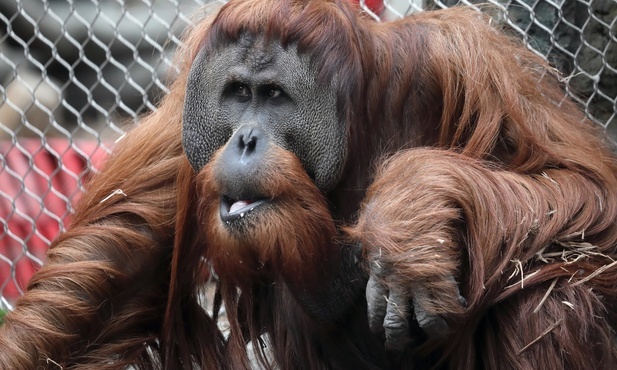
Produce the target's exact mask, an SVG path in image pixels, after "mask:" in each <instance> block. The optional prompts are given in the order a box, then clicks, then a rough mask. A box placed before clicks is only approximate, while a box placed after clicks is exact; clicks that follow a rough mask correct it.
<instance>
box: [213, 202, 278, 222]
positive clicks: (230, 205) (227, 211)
mask: <svg viewBox="0 0 617 370" xmlns="http://www.w3.org/2000/svg"><path fill="white" fill-rule="evenodd" d="M266 203H268V201H267V200H266V199H253V200H248V199H240V200H236V199H231V198H229V197H226V196H222V197H221V220H223V221H225V222H229V221H234V220H237V219H239V218H242V217H244V216H246V215H247V214H248V213H249V212H251V211H253V210H254V209H255V208H257V207H259V206H262V205H264V204H266Z"/></svg>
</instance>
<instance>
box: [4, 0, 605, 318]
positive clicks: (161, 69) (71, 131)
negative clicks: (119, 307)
mask: <svg viewBox="0 0 617 370" xmlns="http://www.w3.org/2000/svg"><path fill="white" fill-rule="evenodd" d="M356 2H359V3H360V5H361V6H362V7H363V8H364V9H365V10H366V11H367V12H368V13H369V14H370V15H372V16H374V17H375V18H381V19H396V18H398V17H402V16H404V15H406V14H409V13H412V12H415V11H421V10H423V9H427V8H432V9H437V8H445V7H451V6H454V5H457V4H466V5H474V4H477V3H480V1H473V0H463V1H460V2H459V1H453V0H430V1H429V0H390V1H388V0H385V1H379V0H356ZM486 2H487V1H486V0H483V1H482V3H486ZM204 3H210V5H212V6H216V5H220V4H221V3H223V1H207V0H204V1H199V0H107V1H99V0H45V1H40V0H2V1H0V23H1V24H2V25H3V27H0V99H1V100H0V224H1V225H2V228H1V229H0V308H4V309H11V308H12V305H13V304H14V301H15V299H16V298H17V297H19V295H21V294H22V293H23V290H24V287H25V285H26V284H27V281H28V279H29V278H30V276H31V275H32V274H33V273H34V271H36V270H37V269H38V268H39V267H40V266H41V265H42V264H43V263H44V260H45V253H46V250H47V248H48V246H49V244H50V241H51V240H53V239H54V238H55V237H56V236H57V235H58V234H59V233H61V232H62V231H63V230H64V227H65V225H66V222H67V220H68V219H69V217H70V215H71V212H72V206H71V205H72V204H74V203H75V202H76V201H77V199H78V198H79V195H80V194H81V192H82V191H83V185H84V182H86V181H87V178H88V176H89V175H90V174H91V173H93V172H96V169H97V167H98V166H99V165H100V163H101V162H102V160H104V157H105V156H106V155H107V153H108V152H109V150H110V148H111V147H112V146H113V144H114V142H116V141H117V140H118V139H119V138H121V137H122V135H123V134H124V132H125V130H126V129H127V128H128V127H129V126H130V125H132V124H134V123H135V122H137V121H138V119H139V117H140V116H141V115H143V114H144V113H146V112H148V111H150V110H152V109H155V106H156V104H157V101H158V100H159V98H160V97H161V96H162V95H163V94H165V93H166V91H167V89H166V83H167V81H169V80H168V79H169V78H170V76H173V72H174V66H173V64H172V62H171V54H172V53H173V51H174V49H175V48H176V47H177V46H178V45H179V44H180V39H179V35H180V34H181V32H182V31H183V30H184V29H185V28H186V27H187V26H188V25H190V23H191V17H192V14H193V13H194V12H195V10H196V9H197V8H198V7H200V6H202V5H204ZM488 3H491V4H493V5H494V8H495V9H502V10H505V11H506V12H504V13H503V14H505V15H507V16H504V17H503V19H502V20H503V21H504V22H506V23H507V24H508V25H509V26H510V28H511V29H512V30H513V31H514V32H515V33H517V34H519V35H520V37H521V38H523V39H524V40H525V42H526V43H527V45H528V46H529V47H530V48H532V49H533V50H535V51H536V52H537V53H538V54H540V55H542V56H544V57H545V58H547V59H548V60H549V61H550V62H551V63H553V64H554V65H555V66H556V67H557V68H558V69H559V70H560V71H561V72H562V73H563V76H564V81H565V82H566V86H567V93H568V94H569V95H570V96H571V97H572V98H574V99H575V100H577V101H578V102H579V103H580V104H581V106H582V107H583V108H584V109H585V112H586V113H587V115H588V116H589V117H590V118H591V119H592V120H594V121H595V122H597V123H598V124H600V125H602V126H603V127H604V128H606V129H607V133H609V134H611V133H613V132H614V133H617V122H615V121H617V2H615V1H614V0H489V1H488Z"/></svg>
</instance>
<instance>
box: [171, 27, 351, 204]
mask: <svg viewBox="0 0 617 370" xmlns="http://www.w3.org/2000/svg"><path fill="white" fill-rule="evenodd" d="M346 141H347V140H346V133H345V130H344V128H343V125H342V123H340V122H339V119H338V115H337V110H336V97H335V94H334V90H333V89H332V88H331V87H330V86H321V85H318V84H317V82H316V69H315V68H314V66H312V65H311V63H310V62H309V57H308V56H305V55H298V54H297V53H296V51H295V48H294V47H293V46H289V47H288V48H287V49H284V48H283V47H281V46H280V45H279V44H278V43H277V42H268V43H265V42H264V41H263V39H260V38H254V37H250V36H243V37H242V38H241V39H240V40H239V41H238V42H237V43H235V44H232V45H230V46H227V47H223V48H220V49H217V50H216V51H215V52H213V53H211V54H206V52H204V51H202V52H201V53H200V54H199V55H198V56H197V58H196V60H195V62H194V63H193V67H192V69H191V72H190V75H189V82H188V88H187V95H186V103H185V108H184V122H183V144H184V148H185V151H186V154H187V157H188V159H189V161H190V163H191V165H192V166H193V167H194V168H195V169H196V170H197V171H199V170H200V169H201V168H203V166H204V165H205V164H206V163H208V161H210V159H211V158H212V155H213V154H214V153H215V151H217V150H218V149H219V148H221V147H223V146H225V145H226V147H225V149H224V151H223V154H222V156H223V157H222V159H221V161H220V163H221V166H222V167H224V168H221V170H220V171H219V173H220V175H221V177H222V178H221V179H219V180H220V184H221V187H222V189H221V192H222V196H223V198H222V199H223V203H225V202H230V203H233V202H236V201H247V202H249V203H252V202H256V201H259V200H261V199H262V197H263V194H260V193H259V190H258V189H256V187H255V186H254V180H255V179H256V178H257V177H259V174H260V168H261V166H262V165H263V161H264V156H266V155H267V153H268V151H269V149H271V148H272V146H279V147H281V148H283V149H285V150H288V151H290V152H292V153H293V154H294V155H295V156H297V157H298V158H299V159H300V161H301V163H302V165H303V167H304V169H305V171H306V172H307V173H308V175H309V176H310V177H311V179H313V181H314V183H315V185H316V186H317V187H318V188H319V189H320V190H321V191H323V192H324V193H325V192H327V191H328V190H331V189H332V188H333V187H334V186H335V185H336V184H337V182H338V181H339V179H340V176H341V173H342V171H343V167H344V164H345V159H346V156H347V153H346V147H347V145H346V144H347V143H346ZM230 205H231V204H228V205H225V206H226V207H229V206H230Z"/></svg>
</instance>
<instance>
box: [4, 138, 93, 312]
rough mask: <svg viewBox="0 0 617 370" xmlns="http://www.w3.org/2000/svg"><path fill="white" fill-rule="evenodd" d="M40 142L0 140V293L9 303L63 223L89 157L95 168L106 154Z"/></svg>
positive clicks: (83, 145)
mask: <svg viewBox="0 0 617 370" xmlns="http://www.w3.org/2000/svg"><path fill="white" fill-rule="evenodd" d="M45 143H46V145H45V146H44V144H42V142H41V140H40V139H26V140H21V139H20V140H18V144H13V143H12V142H0V159H1V160H2V163H0V165H1V167H0V226H1V227H0V294H1V295H2V296H3V297H4V298H6V299H7V300H9V301H10V302H13V301H14V300H15V299H16V298H17V297H18V296H19V295H20V294H21V293H20V292H21V291H23V289H24V287H25V285H26V284H27V282H28V280H29V279H30V277H31V276H32V274H33V273H34V272H35V271H36V270H37V269H38V268H39V267H40V265H39V263H38V261H41V262H42V261H44V260H45V254H46V252H47V248H48V247H49V243H50V241H51V240H53V239H54V238H55V237H56V236H57V235H58V233H59V232H60V231H61V229H62V227H63V225H66V221H67V220H68V217H69V216H70V210H71V208H70V207H71V206H70V204H71V203H74V202H75V201H76V200H77V198H78V197H79V195H80V193H81V189H80V184H82V182H83V180H84V179H85V178H86V177H87V174H88V158H90V163H93V164H94V165H95V167H98V164H100V162H101V161H102V158H103V157H104V155H105V154H104V150H103V149H102V148H100V147H99V144H98V143H97V142H73V145H71V144H70V143H69V141H68V140H61V139H48V140H46V142H45ZM37 260H38V261H37Z"/></svg>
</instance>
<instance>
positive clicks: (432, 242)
mask: <svg viewBox="0 0 617 370" xmlns="http://www.w3.org/2000/svg"><path fill="white" fill-rule="evenodd" d="M241 32H249V33H260V34H265V35H267V36H268V37H270V38H271V39H275V40H278V41H280V42H281V43H282V44H283V45H289V44H297V46H298V50H299V51H300V52H306V53H310V54H311V56H312V61H313V62H314V63H315V64H316V66H318V74H319V80H320V81H322V82H329V81H333V80H335V81H337V86H336V93H337V99H338V100H337V103H338V109H339V118H340V119H341V121H342V124H344V125H345V126H346V128H347V132H348V135H349V140H348V142H349V148H348V149H349V153H350V158H349V160H348V163H347V165H346V168H345V170H344V173H343V176H342V179H341V181H340V183H339V184H338V186H337V187H336V188H335V189H333V190H332V191H331V192H329V193H328V194H320V193H319V192H318V191H317V190H316V189H315V188H314V186H313V185H312V184H311V183H310V181H309V178H308V177H307V175H306V174H305V173H303V171H301V170H300V165H299V163H298V161H297V159H296V158H294V157H293V155H291V154H289V153H287V152H278V151H274V152H273V154H272V155H275V153H276V154H277V155H279V157H277V159H276V160H275V159H270V160H268V161H267V163H268V164H269V166H268V167H267V168H265V169H264V171H265V172H264V173H265V175H264V176H263V177H260V178H259V179H257V180H256V181H259V183H260V185H261V186H263V188H264V189H268V191H271V194H272V196H273V198H274V197H275V198H276V199H277V200H278V199H280V202H281V207H280V208H278V211H279V213H277V214H274V213H273V214H268V215H267V217H263V221H264V222H263V224H260V225H259V226H258V227H255V228H254V229H252V230H251V233H250V235H251V238H250V240H238V238H234V237H230V236H229V235H227V234H226V232H225V229H223V228H221V225H220V221H219V220H218V219H217V217H216V214H217V213H218V211H217V209H216V207H215V206H214V205H215V204H216V203H217V202H218V200H217V198H218V196H219V194H217V193H216V186H217V184H216V171H220V170H221V169H220V168H217V164H216V160H215V161H213V162H211V163H210V164H209V165H208V166H207V167H206V169H205V170H203V172H201V173H199V174H196V173H194V171H193V170H192V169H191V167H190V165H189V164H188V162H187V160H186V158H185V157H184V154H183V153H182V145H181V140H180V132H181V124H182V106H183V100H184V90H185V86H186V78H187V74H188V70H189V69H190V67H191V64H192V61H193V60H194V58H195V55H196V54H197V52H198V51H199V50H201V49H202V48H206V49H207V50H215V49H216V48H219V47H225V46H226V45H228V44H231V43H233V42H234V41H235V40H237V38H238V35H239V34H240V33H241ZM178 65H179V66H180V73H179V75H178V77H177V79H176V81H175V83H174V84H173V86H172V87H171V92H170V95H169V96H167V97H166V98H165V99H164V101H163V102H162V104H161V106H160V107H159V109H158V110H157V111H156V112H154V113H152V114H151V115H150V116H148V117H146V118H145V119H144V121H143V123H142V124H141V125H140V126H139V127H137V128H136V129H134V130H132V131H131V132H130V133H129V134H128V135H127V137H126V138H125V139H124V140H123V141H122V142H121V143H120V144H119V145H118V147H117V148H116V151H115V153H114V155H113V156H112V157H111V158H110V159H109V161H108V163H107V164H106V166H105V169H104V170H103V171H102V173H101V174H100V175H98V176H96V177H95V178H94V179H93V180H92V182H91V183H90V184H89V190H88V193H87V194H86V195H85V196H84V197H83V198H82V199H81V201H80V204H79V205H78V207H77V211H76V214H75V216H74V220H73V222H72V224H71V226H70V228H69V230H68V231H67V232H66V233H65V234H63V235H62V236H60V237H59V238H58V239H57V240H56V241H54V244H53V246H52V248H51V249H50V252H49V261H48V262H47V264H46V266H45V267H43V268H42V269H41V270H40V271H39V273H38V274H37V275H36V276H35V277H34V278H33V280H32V281H31V283H30V285H29V287H28V291H27V292H26V294H25V295H24V296H23V297H22V298H21V299H20V300H19V302H18V304H17V306H16V308H15V310H14V311H13V312H11V313H10V314H9V315H7V317H6V321H5V323H4V325H3V326H2V327H0V368H2V369H33V370H34V369H37V367H40V366H42V367H52V365H50V364H59V365H60V366H62V367H63V369H65V370H68V369H91V368H101V369H124V368H125V367H126V365H127V364H129V363H133V364H137V366H138V367H139V368H140V369H158V368H165V369H170V370H175V369H182V368H188V367H189V366H190V365H189V364H194V365H195V366H196V367H198V368H204V369H223V368H224V369H239V368H240V369H242V368H249V367H250V363H249V358H248V357H249V356H248V353H247V349H246V348H247V347H246V342H248V341H252V343H253V345H254V346H253V347H254V348H255V349H256V354H257V357H258V359H261V361H262V363H263V365H264V366H268V364H269V362H268V360H267V359H266V356H267V355H269V356H270V357H269V358H271V359H272V360H273V361H274V362H275V363H276V366H277V367H278V368H281V369H295V368H305V369H348V368H366V369H376V368H385V369H402V368H410V367H412V366H415V368H454V369H457V368H458V369H478V368H486V369H493V368H499V369H502V368H513V369H532V368H569V369H578V368H588V367H594V366H595V367H597V368H612V367H614V366H615V362H616V355H615V349H614V345H613V342H614V338H613V337H614V328H615V327H616V326H617V323H616V322H615V320H616V318H615V312H616V310H615V308H616V307H617V302H616V297H617V291H616V290H617V288H616V285H615V284H614V282H615V281H616V278H617V276H615V274H616V271H617V268H616V267H615V265H613V264H612V263H613V262H612V261H613V260H615V259H617V253H616V251H615V246H616V245H617V230H616V229H615V219H617V214H616V212H617V190H616V189H617V164H616V163H617V160H616V157H615V155H614V154H613V153H612V152H611V150H610V149H609V148H608V146H607V145H606V144H605V143H604V142H603V140H602V139H601V135H599V133H598V132H597V129H595V128H594V127H593V125H592V124H591V123H590V122H587V121H585V120H584V116H583V114H582V113H581V112H580V110H579V109H578V107H576V106H575V105H574V104H573V103H571V102H569V101H567V100H564V99H563V96H564V95H563V91H562V89H561V88H560V84H559V76H558V75H557V74H556V73H555V71H554V70H552V69H551V68H550V67H549V66H548V65H546V63H545V62H544V61H543V60H542V59H541V58H539V57H538V56H536V55H535V54H533V53H532V52H530V51H528V50H526V49H525V48H524V47H523V46H521V45H520V43H518V42H516V41H512V40H510V39H509V38H508V37H506V36H504V35H503V34H502V33H501V32H500V31H499V30H498V29H496V28H494V27H493V26H490V25H489V22H488V18H487V17H486V16H483V15H481V14H480V13H478V12H476V11H474V10H470V9H464V8H456V9H450V10H444V11H435V12H424V13H421V14H417V15H414V16H412V17H409V18H407V19H405V20H401V21H396V22H391V23H384V24H381V23H376V22H374V21H372V20H371V19H369V17H367V16H362V15H359V14H358V13H357V11H356V8H354V7H353V6H351V5H350V4H348V2H347V1H346V0H311V1H303V0H252V1H240V0H232V1H231V2H230V3H229V4H228V5H226V6H224V7H223V8H222V10H221V12H220V13H219V14H218V15H217V16H216V17H215V18H213V19H208V20H204V21H202V22H200V23H199V24H197V25H196V26H195V28H194V29H192V30H191V31H190V32H189V33H188V34H187V37H186V44H185V48H184V50H183V51H182V52H181V54H180V56H179V62H178ZM418 147H424V149H410V148H418ZM383 158H386V160H385V162H383ZM382 162H383V163H382ZM375 164H377V167H378V169H377V170H375V166H374V165H375ZM371 183H372V185H371ZM369 185H371V186H370V187H369ZM116 189H121V190H122V191H123V192H124V193H125V194H126V196H122V195H119V196H115V197H112V198H109V199H107V200H106V201H103V202H101V201H102V200H103V199H106V197H107V196H108V195H109V194H111V193H112V192H113V191H114V190H116ZM345 232H347V233H349V234H346V233H345ZM346 238H349V239H351V240H352V241H353V242H362V245H363V248H364V256H365V257H366V259H369V260H370V259H373V258H376V257H375V256H378V255H381V257H380V258H382V259H383V260H382V262H383V263H384V264H385V265H387V266H388V268H389V272H390V275H389V278H388V280H387V281H385V283H386V284H392V285H397V286H402V287H405V288H406V289H408V290H409V291H411V292H413V290H414V288H415V287H418V286H422V287H426V288H428V289H429V290H430V291H431V293H432V294H433V297H434V298H435V300H434V301H432V302H425V303H426V304H427V307H428V308H429V309H430V310H431V312H433V313H437V314H442V315H444V316H445V317H446V319H447V321H448V323H449V324H450V327H451V330H452V333H451V335H450V336H449V337H448V338H447V340H446V341H438V340H436V341H426V337H425V336H423V335H422V333H420V332H418V331H417V330H414V328H412V331H411V333H410V334H412V335H413V336H414V340H413V341H412V342H411V343H410V345H409V347H408V348H407V349H406V350H405V351H403V352H402V353H391V352H387V351H386V350H385V348H384V345H383V338H381V337H380V336H379V335H376V334H373V333H371V332H370V330H369V328H368V324H367V319H366V307H365V305H366V302H365V300H364V297H363V296H362V290H361V289H356V285H358V286H360V285H362V283H363V280H362V279H364V278H365V277H364V276H356V275H353V271H354V267H355V266H350V265H346V264H345V263H346V262H348V261H352V260H353V258H350V256H352V255H353V253H354V248H353V246H351V245H346V244H344V243H342V240H345V239H346ZM228 252H229V253H230V254H229V256H228V255H227V253H228ZM379 252H381V254H379ZM203 257H207V258H208V259H209V260H210V261H211V263H212V264H214V265H215V266H218V267H216V270H217V272H219V271H220V274H221V279H222V280H221V281H220V284H219V286H218V293H217V297H221V299H222V301H223V302H224V304H225V306H226V308H227V313H228V317H229V320H230V325H231V335H230V337H229V338H225V337H224V336H223V335H222V333H221V332H220V331H219V330H218V328H217V321H218V320H219V319H220V318H219V317H218V316H217V315H216V312H215V315H214V316H213V317H211V316H209V315H208V314H207V313H206V312H205V311H204V309H203V308H202V307H201V305H200V297H201V296H200V288H201V287H202V285H203V283H204V281H205V279H206V277H207V274H208V263H207V262H208V261H205V262H206V263H204V260H203ZM324 260H326V261H327V263H325V264H322V261H324ZM239 261H243V262H244V261H247V262H248V263H247V265H248V266H249V267H243V266H240V264H239ZM261 264H263V267H262V266H261ZM247 265H244V266H247ZM321 271H323V272H324V273H323V274H322V273H321ZM536 271H538V272H536ZM296 272H297V273H298V274H297V275H295V273H296ZM449 276H455V277H456V279H457V280H458V282H459V283H460V290H461V292H462V294H463V295H464V296H465V297H466V299H467V301H468V305H467V306H466V307H462V306H461V305H460V304H459V302H458V301H457V300H456V299H455V298H456V293H455V292H454V291H453V287H452V286H451V285H448V284H447V281H446V280H447V279H448V277H449ZM523 278H524V280H523ZM305 283H306V285H305ZM358 292H359V293H358ZM356 294H357V296H356ZM339 295H348V296H346V297H342V298H341V297H339ZM217 300H218V298H217ZM340 301H344V302H347V303H346V305H343V306H341V305H339V302H340ZM314 302H326V303H324V305H327V304H329V305H330V306H328V307H326V308H325V310H326V311H332V312H335V313H336V315H334V316H335V319H333V320H327V321H325V322H324V321H323V320H319V318H318V317H317V316H316V315H314V312H318V311H319V309H320V308H322V307H312V306H311V304H314ZM327 302H331V303H327ZM563 302H566V303H563ZM570 306H572V307H570ZM337 310H338V311H337ZM215 311H216V310H215ZM339 311H340V312H339ZM416 329H417V328H416ZM262 334H267V338H266V339H267V340H268V342H267V346H266V347H265V349H264V348H262V346H261V345H260V344H262V343H263V342H262V340H263V337H262ZM53 366H55V365H53Z"/></svg>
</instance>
